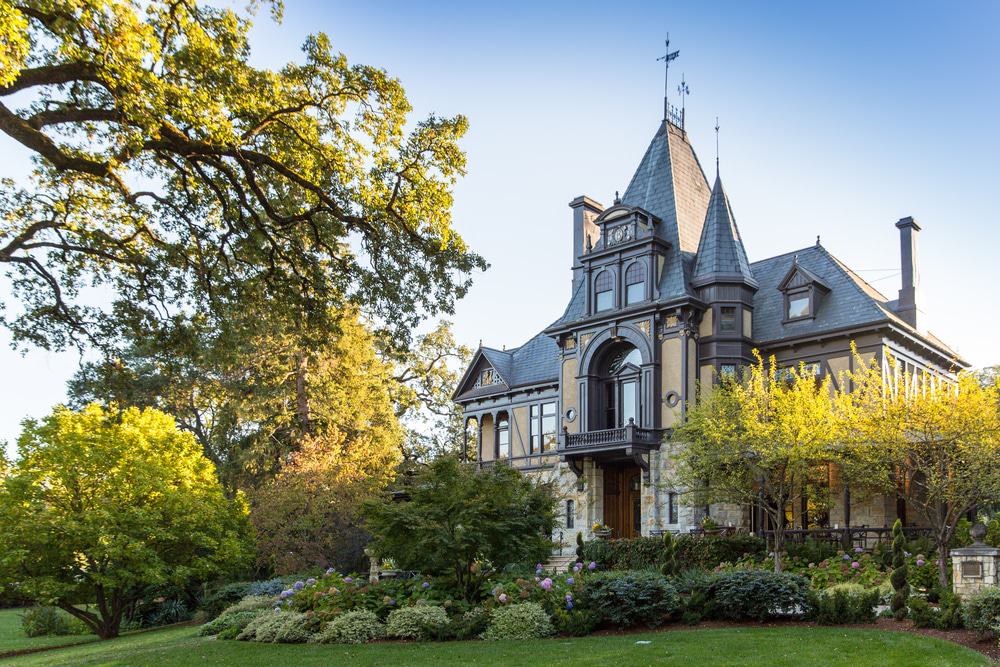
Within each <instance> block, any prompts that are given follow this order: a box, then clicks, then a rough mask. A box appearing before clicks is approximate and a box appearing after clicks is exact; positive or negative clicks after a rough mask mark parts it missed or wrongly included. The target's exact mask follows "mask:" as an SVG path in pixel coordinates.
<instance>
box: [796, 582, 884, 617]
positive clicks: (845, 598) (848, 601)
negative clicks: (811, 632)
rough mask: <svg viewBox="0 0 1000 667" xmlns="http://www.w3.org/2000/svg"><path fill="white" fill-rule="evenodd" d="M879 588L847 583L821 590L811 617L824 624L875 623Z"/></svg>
mask: <svg viewBox="0 0 1000 667" xmlns="http://www.w3.org/2000/svg"><path fill="white" fill-rule="evenodd" d="M880 597H881V595H880V593H879V591H878V589H875V588H865V587H863V586H859V585H856V584H845V585H840V586H835V587H832V588H828V589H825V590H822V591H819V592H818V593H817V594H816V596H815V600H814V605H813V609H812V610H811V614H810V618H811V619H812V620H814V621H816V622H817V623H820V624H823V625H843V624H846V623H874V622H875V606H876V605H878V603H879V599H880Z"/></svg>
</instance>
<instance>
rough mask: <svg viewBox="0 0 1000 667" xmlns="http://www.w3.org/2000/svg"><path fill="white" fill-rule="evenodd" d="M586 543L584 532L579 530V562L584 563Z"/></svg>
mask: <svg viewBox="0 0 1000 667" xmlns="http://www.w3.org/2000/svg"><path fill="white" fill-rule="evenodd" d="M584 549H585V546H584V542H583V531H582V530H578V531H577V533H576V559H577V561H581V562H582V561H583V559H584Z"/></svg>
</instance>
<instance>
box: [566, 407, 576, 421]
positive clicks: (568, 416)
mask: <svg viewBox="0 0 1000 667" xmlns="http://www.w3.org/2000/svg"><path fill="white" fill-rule="evenodd" d="M575 419H576V410H575V409H574V408H570V409H569V410H567V411H566V421H568V422H571V421H573V420H575Z"/></svg>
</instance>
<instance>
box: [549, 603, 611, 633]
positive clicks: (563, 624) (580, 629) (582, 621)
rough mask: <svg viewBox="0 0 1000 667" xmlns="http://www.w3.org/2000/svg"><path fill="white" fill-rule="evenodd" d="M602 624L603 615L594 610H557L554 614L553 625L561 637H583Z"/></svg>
mask: <svg viewBox="0 0 1000 667" xmlns="http://www.w3.org/2000/svg"><path fill="white" fill-rule="evenodd" d="M600 624H601V613H600V612H599V611H595V610H592V609H556V610H555V611H553V613H552V625H553V626H554V627H555V629H556V632H558V633H559V634H561V635H570V636H572V637H583V636H585V635H589V634H590V633H591V632H593V631H594V630H596V629H597V627H598V626H599V625H600Z"/></svg>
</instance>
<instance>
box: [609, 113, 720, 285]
mask: <svg viewBox="0 0 1000 667" xmlns="http://www.w3.org/2000/svg"><path fill="white" fill-rule="evenodd" d="M710 195H711V193H710V190H709V188H708V181H707V180H706V179H705V172H704V171H702V168H701V164H700V163H699V162H698V157H697V156H696V155H695V153H694V149H693V148H692V147H691V144H690V143H689V142H688V139H687V135H686V134H685V132H684V130H681V129H680V128H678V127H676V126H675V125H672V124H671V123H668V122H665V121H664V122H662V123H661V124H660V127H659V128H658V129H657V131H656V134H655V135H653V140H652V141H651V142H650V144H649V148H647V149H646V153H645V155H643V156H642V161H641V162H639V167H638V169H636V170H635V175H634V176H632V180H631V182H630V183H629V185H628V187H627V188H626V189H625V194H624V195H623V196H622V198H621V201H622V203H623V204H627V205H630V206H639V207H641V208H643V209H645V210H647V211H649V212H650V213H652V214H653V215H655V216H657V217H658V218H660V220H662V223H661V224H659V225H657V227H656V233H657V235H658V236H660V237H661V238H663V240H665V241H666V242H667V243H669V244H670V247H671V251H670V252H669V253H667V261H666V264H665V265H664V268H663V275H662V278H661V281H660V285H659V288H660V296H661V298H662V299H672V298H676V297H678V296H683V295H689V294H690V289H689V288H688V282H689V280H690V270H691V266H692V264H691V262H692V260H693V259H694V253H695V252H696V251H697V250H698V241H699V239H700V238H701V229H702V225H703V224H704V222H705V211H706V209H707V208H708V201H709V198H710Z"/></svg>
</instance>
